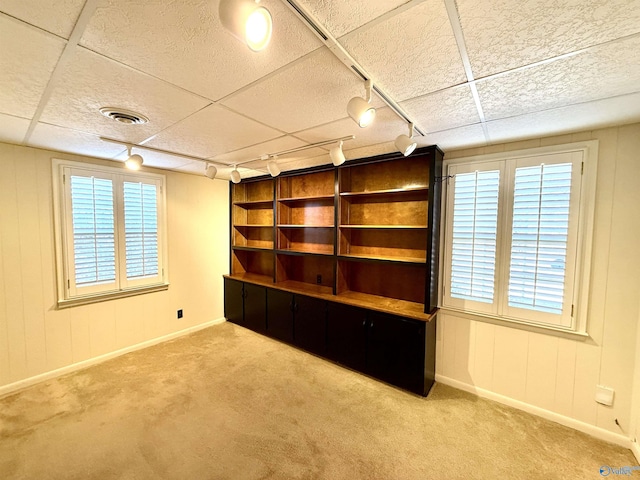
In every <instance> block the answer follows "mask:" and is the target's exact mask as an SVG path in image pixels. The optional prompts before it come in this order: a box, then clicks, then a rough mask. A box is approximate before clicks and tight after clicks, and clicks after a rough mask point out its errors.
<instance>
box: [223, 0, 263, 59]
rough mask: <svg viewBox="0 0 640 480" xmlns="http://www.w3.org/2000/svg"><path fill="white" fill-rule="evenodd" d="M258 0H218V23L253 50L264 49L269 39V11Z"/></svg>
mask: <svg viewBox="0 0 640 480" xmlns="http://www.w3.org/2000/svg"><path fill="white" fill-rule="evenodd" d="M259 2H260V0H220V5H219V6H218V14H219V16H220V23H222V26H223V27H224V28H226V29H227V30H229V32H231V34H232V35H233V36H234V37H236V38H237V39H238V40H240V41H241V42H243V43H245V44H246V45H247V46H248V47H249V48H250V49H251V50H253V51H254V52H259V51H260V50H262V49H264V48H265V47H266V46H267V45H268V44H269V40H271V32H272V29H273V22H272V19H271V13H270V12H269V10H267V9H266V8H265V7H261V6H260V5H259Z"/></svg>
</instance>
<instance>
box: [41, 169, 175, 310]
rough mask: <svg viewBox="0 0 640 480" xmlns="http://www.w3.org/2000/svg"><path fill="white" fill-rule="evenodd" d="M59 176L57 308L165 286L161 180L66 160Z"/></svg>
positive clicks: (157, 176)
mask: <svg viewBox="0 0 640 480" xmlns="http://www.w3.org/2000/svg"><path fill="white" fill-rule="evenodd" d="M56 167H57V171H56ZM54 171H56V176H55V178H57V180H58V183H54V189H55V190H56V195H55V196H54V198H55V206H56V212H57V213H56V227H57V235H56V242H57V245H58V250H59V252H60V254H59V255H57V261H58V291H59V292H60V298H59V300H58V303H59V305H65V304H67V303H68V304H69V305H71V304H75V302H76V301H78V302H81V303H86V302H87V301H95V300H96V299H100V298H101V296H114V295H123V294H125V293H123V292H127V291H132V292H133V291H135V292H138V293H139V291H140V290H141V289H147V288H152V289H158V288H160V287H162V286H166V285H167V283H166V276H165V266H164V258H165V255H166V252H165V243H164V231H165V228H164V221H165V220H164V204H165V200H164V192H163V186H164V176H162V175H156V174H149V173H135V174H129V173H127V174H124V173H123V170H122V169H119V168H112V167H104V166H94V165H87V164H81V163H78V162H67V161H61V160H56V161H54ZM87 299H88V300H87Z"/></svg>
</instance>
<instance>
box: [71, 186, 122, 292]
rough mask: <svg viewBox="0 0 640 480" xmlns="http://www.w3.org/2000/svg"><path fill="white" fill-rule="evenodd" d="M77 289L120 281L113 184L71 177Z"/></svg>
mask: <svg viewBox="0 0 640 480" xmlns="http://www.w3.org/2000/svg"><path fill="white" fill-rule="evenodd" d="M71 208H72V223H73V255H74V263H75V284H76V287H81V286H87V285H95V284H98V283H106V282H111V283H112V282H114V281H115V279H116V251H115V225H114V206H113V182H112V181H111V180H110V179H103V178H96V177H83V176H78V175H72V176H71Z"/></svg>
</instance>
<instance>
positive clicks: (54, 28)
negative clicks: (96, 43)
mask: <svg viewBox="0 0 640 480" xmlns="http://www.w3.org/2000/svg"><path fill="white" fill-rule="evenodd" d="M85 3H86V0H56V1H55V2H43V1H41V0H0V12H4V13H7V14H9V15H11V16H12V17H15V18H18V19H20V20H22V21H24V22H26V23H28V24H30V25H34V26H36V27H38V28H42V29H43V30H46V31H48V32H51V33H54V34H56V35H58V36H60V37H64V38H69V35H71V32H72V31H73V27H74V26H75V24H76V20H77V19H78V17H79V16H80V12H81V11H82V7H83V6H84V4H85Z"/></svg>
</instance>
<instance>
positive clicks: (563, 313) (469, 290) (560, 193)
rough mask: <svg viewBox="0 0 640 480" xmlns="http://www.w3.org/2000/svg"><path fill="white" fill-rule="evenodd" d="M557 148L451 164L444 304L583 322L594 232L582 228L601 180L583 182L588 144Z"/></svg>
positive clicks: (554, 322)
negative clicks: (597, 184) (573, 147)
mask: <svg viewBox="0 0 640 480" xmlns="http://www.w3.org/2000/svg"><path fill="white" fill-rule="evenodd" d="M557 148H558V150H557V151H553V152H551V153H549V152H548V151H545V152H544V153H542V154H539V155H535V154H526V153H525V154H523V155H521V156H518V157H512V158H504V159H501V160H495V158H496V157H495V156H493V157H491V158H489V159H487V160H489V161H487V160H484V161H467V162H464V161H460V162H459V163H456V162H451V163H450V164H448V165H447V168H448V169H447V175H449V176H452V177H453V178H452V179H451V178H450V180H449V183H448V186H447V199H446V205H445V215H446V217H445V237H444V244H443V245H444V246H443V250H444V267H443V289H442V293H443V295H442V306H444V307H448V308H452V309H457V310H461V311H466V312H470V313H477V314H481V315H489V316H491V317H494V318H499V319H505V320H510V321H516V322H524V323H530V324H535V325H539V326H548V327H551V328H555V329H564V330H578V329H581V330H583V331H584V328H585V325H586V321H585V320H586V317H585V313H584V312H586V298H587V297H586V293H585V292H587V291H588V289H587V288H586V287H584V286H583V285H582V284H581V281H583V282H585V283H588V280H589V270H588V266H587V267H584V268H583V267H582V263H584V262H586V261H588V260H585V259H587V258H588V256H589V255H590V254H589V253H588V252H587V251H588V250H589V248H590V242H589V240H588V237H586V236H585V234H582V237H584V238H581V234H580V232H581V229H583V230H582V231H586V232H591V231H592V230H591V229H592V223H591V222H592V218H593V207H592V202H593V195H594V192H595V188H594V186H595V180H594V179H593V177H592V176H590V177H589V182H588V184H587V186H586V187H585V186H584V185H583V183H584V178H583V170H584V167H585V164H586V162H585V158H586V157H587V151H588V150H587V149H566V150H561V149H560V148H561V147H557ZM590 148H592V147H590ZM594 150H597V148H594ZM589 151H592V150H589ZM594 165H595V161H593V163H592V164H589V165H588V167H587V168H588V169H589V171H590V172H595V166H594ZM592 175H593V174H592ZM585 188H586V189H587V191H588V192H589V193H588V195H589V199H588V200H587V197H586V195H587V194H586V193H585ZM585 202H589V207H588V209H586V208H583V203H585ZM585 252H587V253H585ZM581 257H582V258H581ZM581 262H582V263H581ZM581 269H582V270H581ZM576 305H578V306H579V307H580V311H581V312H582V313H580V319H579V321H578V319H577V318H576V317H575V316H574V314H575V312H574V310H575V307H576Z"/></svg>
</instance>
